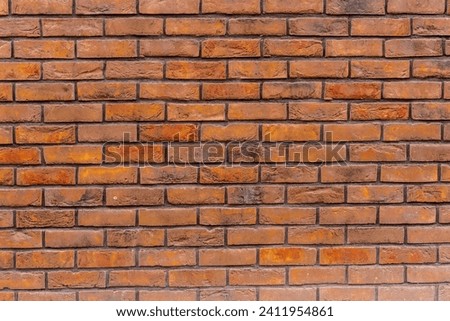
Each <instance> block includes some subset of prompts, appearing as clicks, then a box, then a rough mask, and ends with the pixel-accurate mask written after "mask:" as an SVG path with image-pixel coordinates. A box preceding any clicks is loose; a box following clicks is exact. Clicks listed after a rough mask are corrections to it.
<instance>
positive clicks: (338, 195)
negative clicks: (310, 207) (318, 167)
mask: <svg viewBox="0 0 450 321" xmlns="http://www.w3.org/2000/svg"><path fill="white" fill-rule="evenodd" d="M287 193H288V196H287V197H288V203H289V204H302V203H305V204H314V203H327V204H334V203H343V202H344V187H342V186H289V187H288V191H287Z"/></svg>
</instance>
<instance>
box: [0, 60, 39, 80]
mask: <svg viewBox="0 0 450 321" xmlns="http://www.w3.org/2000/svg"><path fill="white" fill-rule="evenodd" d="M0 68H1V69H0V77H1V78H2V80H39V79H40V78H41V67H40V64H39V63H31V62H2V63H0Z"/></svg>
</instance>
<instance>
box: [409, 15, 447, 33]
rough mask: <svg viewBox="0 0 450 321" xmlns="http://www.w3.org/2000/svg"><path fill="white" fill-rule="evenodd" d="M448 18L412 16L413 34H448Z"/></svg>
mask: <svg viewBox="0 0 450 321" xmlns="http://www.w3.org/2000/svg"><path fill="white" fill-rule="evenodd" d="M447 19H448V18H446V17H442V18H440V17H430V18H428V17H417V18H413V21H412V22H413V34H415V35H424V36H437V35H442V36H444V35H448V33H449V29H448V28H449V27H448V20H447Z"/></svg>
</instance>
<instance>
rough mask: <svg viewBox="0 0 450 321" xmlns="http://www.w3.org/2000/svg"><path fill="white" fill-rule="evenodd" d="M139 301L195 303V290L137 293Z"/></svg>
mask: <svg viewBox="0 0 450 321" xmlns="http://www.w3.org/2000/svg"><path fill="white" fill-rule="evenodd" d="M139 299H140V300H141V301H195V300H196V299H197V291H196V290H159V291H153V290H152V291H148V290H145V291H139Z"/></svg>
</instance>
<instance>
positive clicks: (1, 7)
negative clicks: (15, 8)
mask: <svg viewBox="0 0 450 321" xmlns="http://www.w3.org/2000/svg"><path fill="white" fill-rule="evenodd" d="M8 10H9V3H8V0H3V1H1V2H0V15H1V16H6V15H8Z"/></svg>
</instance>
